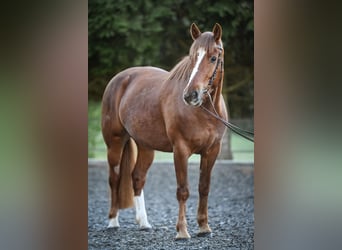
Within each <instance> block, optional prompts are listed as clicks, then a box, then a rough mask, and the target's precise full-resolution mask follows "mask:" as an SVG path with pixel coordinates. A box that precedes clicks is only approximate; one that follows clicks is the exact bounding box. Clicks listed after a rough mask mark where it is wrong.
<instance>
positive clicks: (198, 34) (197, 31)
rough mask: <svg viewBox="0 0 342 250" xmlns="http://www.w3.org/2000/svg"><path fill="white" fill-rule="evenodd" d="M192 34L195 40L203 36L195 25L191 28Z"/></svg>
mask: <svg viewBox="0 0 342 250" xmlns="http://www.w3.org/2000/svg"><path fill="white" fill-rule="evenodd" d="M190 34H191V37H192V39H193V40H196V39H197V38H198V37H199V36H200V35H201V34H202V33H201V31H200V30H199V28H198V27H197V25H196V24H195V23H192V24H191V26H190Z"/></svg>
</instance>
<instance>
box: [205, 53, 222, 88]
mask: <svg viewBox="0 0 342 250" xmlns="http://www.w3.org/2000/svg"><path fill="white" fill-rule="evenodd" d="M217 48H218V49H219V50H220V52H219V54H218V57H217V63H216V66H215V70H214V73H213V74H212V76H211V77H210V78H209V83H208V86H209V87H211V86H212V85H213V83H214V80H215V78H216V73H217V69H218V66H219V64H220V65H221V72H222V71H223V60H221V56H222V51H223V48H222V47H217ZM221 77H222V75H221Z"/></svg>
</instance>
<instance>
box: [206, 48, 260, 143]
mask: <svg viewBox="0 0 342 250" xmlns="http://www.w3.org/2000/svg"><path fill="white" fill-rule="evenodd" d="M220 63H221V72H222V70H223V61H221V52H220V54H219V56H218V59H217V64H216V68H215V70H214V73H213V75H212V76H211V77H210V79H209V84H208V86H209V88H210V87H211V86H212V85H213V82H214V80H215V77H216V72H217V68H218V65H219V64H220ZM221 81H222V76H221ZM204 93H205V94H207V95H208V98H209V101H210V104H211V106H212V108H213V110H214V112H212V111H210V110H209V109H207V108H206V107H204V106H203V105H201V106H200V107H201V108H202V109H203V110H204V111H206V112H207V113H208V114H210V115H211V116H213V117H214V118H216V119H217V120H219V121H221V122H222V123H223V124H224V125H225V126H226V127H228V128H230V129H231V130H232V131H233V132H235V133H237V134H238V135H240V136H242V137H243V138H245V139H247V140H249V141H252V142H254V133H253V132H250V131H247V130H244V129H241V128H239V127H238V126H236V125H234V124H232V123H230V122H228V121H226V120H224V119H223V118H222V117H220V116H219V114H218V113H217V111H216V109H215V106H214V103H213V100H212V99H211V96H210V90H209V89H206V90H205V92H204Z"/></svg>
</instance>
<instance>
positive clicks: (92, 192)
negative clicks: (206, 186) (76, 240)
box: [88, 162, 254, 250]
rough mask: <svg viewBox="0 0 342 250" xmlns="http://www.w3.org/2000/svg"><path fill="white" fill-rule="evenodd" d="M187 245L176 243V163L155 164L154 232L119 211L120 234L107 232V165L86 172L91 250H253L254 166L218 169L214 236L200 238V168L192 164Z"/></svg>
mask: <svg viewBox="0 0 342 250" xmlns="http://www.w3.org/2000/svg"><path fill="white" fill-rule="evenodd" d="M188 168H189V170H188V176H189V182H190V197H189V199H188V202H187V221H188V230H189V234H190V235H191V239H189V240H178V241H176V240H175V239H174V238H175V236H176V229H175V224H176V220H177V215H178V202H177V199H176V178H175V171H174V167H173V164H172V163H153V165H152V166H151V168H150V170H149V172H148V175H147V181H146V184H145V187H144V195H145V203H146V211H147V216H148V219H149V222H150V224H151V225H152V227H153V228H152V229H150V230H140V229H139V227H138V225H137V224H136V223H135V211H134V209H133V208H130V209H125V210H120V216H119V222H120V226H121V227H120V228H118V229H113V228H111V229H107V223H108V219H107V216H108V211H109V188H108V183H107V179H108V176H107V174H108V171H107V165H106V163H105V162H100V163H96V164H94V163H90V164H89V167H88V249H160V250H162V249H165V250H171V249H172V250H173V249H253V248H254V247H253V244H254V181H253V178H254V171H253V165H251V164H235V163H216V165H215V167H214V169H213V172H212V178H211V189H210V194H209V225H210V227H211V229H212V231H213V232H212V234H211V235H206V236H204V237H200V236H197V230H198V226H197V222H196V211H197V202H198V188H197V187H198V179H199V166H198V164H195V163H191V164H189V167H188Z"/></svg>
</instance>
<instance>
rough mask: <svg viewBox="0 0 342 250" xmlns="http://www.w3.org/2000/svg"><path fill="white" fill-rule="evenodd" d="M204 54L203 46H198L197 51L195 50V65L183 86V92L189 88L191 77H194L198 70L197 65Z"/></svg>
mask: <svg viewBox="0 0 342 250" xmlns="http://www.w3.org/2000/svg"><path fill="white" fill-rule="evenodd" d="M205 54H206V51H205V49H204V48H199V49H198V51H197V61H196V64H195V67H194V68H193V70H192V72H191V75H190V79H189V82H188V84H187V85H186V87H185V90H184V91H185V92H186V91H187V89H188V88H189V85H190V83H191V81H192V79H193V78H194V77H195V75H196V73H197V71H198V68H199V65H200V64H201V62H202V60H203V57H204V55H205Z"/></svg>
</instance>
